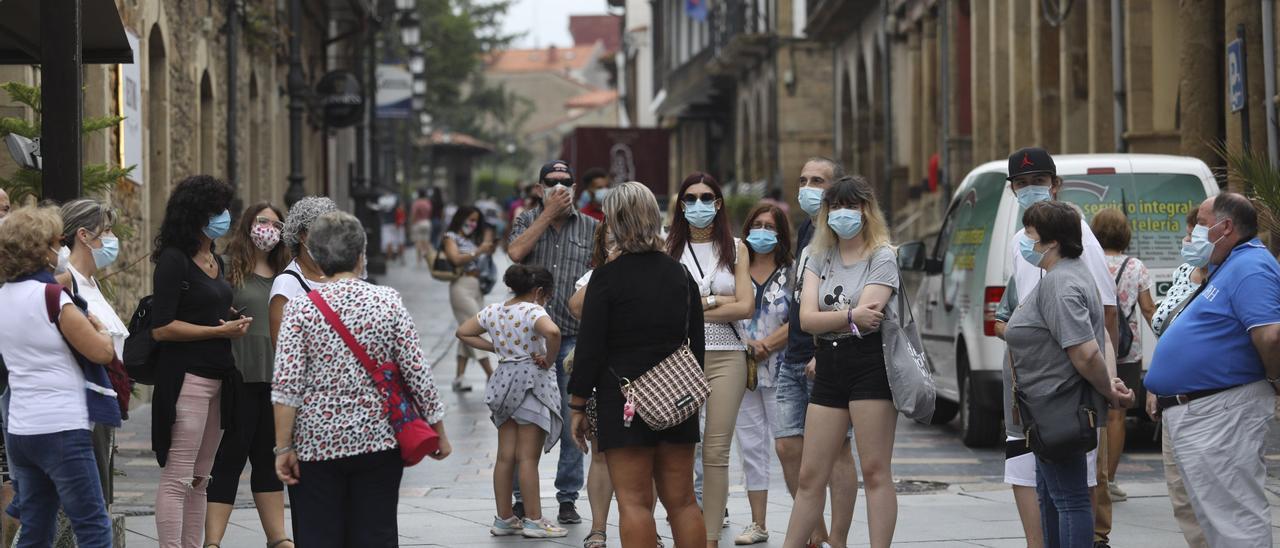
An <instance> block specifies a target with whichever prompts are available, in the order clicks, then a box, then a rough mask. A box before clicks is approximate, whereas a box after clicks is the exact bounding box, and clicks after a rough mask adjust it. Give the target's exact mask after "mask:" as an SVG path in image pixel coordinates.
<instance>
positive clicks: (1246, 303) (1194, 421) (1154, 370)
mask: <svg viewBox="0 0 1280 548" xmlns="http://www.w3.org/2000/svg"><path fill="white" fill-rule="evenodd" d="M1196 224H1197V226H1196V228H1195V230H1194V231H1193V232H1192V233H1191V241H1190V242H1189V243H1186V244H1184V245H1183V250H1182V254H1183V257H1184V258H1185V259H1186V260H1187V262H1188V263H1190V264H1192V265H1193V266H1203V265H1205V264H1208V265H1209V278H1208V280H1206V281H1205V283H1204V285H1203V286H1202V287H1201V289H1200V292H1199V293H1198V294H1196V295H1194V296H1193V297H1192V300H1191V303H1190V304H1188V305H1187V307H1186V309H1184V310H1183V311H1182V314H1180V315H1179V316H1178V317H1177V318H1176V319H1175V320H1174V322H1173V324H1171V325H1170V326H1169V327H1168V328H1167V329H1166V330H1165V334H1164V336H1163V337H1161V339H1160V343H1159V344H1158V345H1157V346H1156V350H1155V356H1154V357H1153V358H1152V360H1151V369H1150V371H1149V372H1148V373H1147V377H1146V379H1145V381H1144V384H1145V385H1146V387H1147V390H1149V391H1151V392H1153V393H1155V394H1156V395H1157V403H1158V408H1159V410H1160V413H1161V415H1162V417H1163V420H1164V421H1165V425H1166V426H1167V428H1168V430H1167V432H1168V436H1169V443H1170V444H1171V446H1172V448H1173V459H1174V461H1175V462H1176V463H1177V465H1178V470H1179V472H1180V473H1181V474H1182V478H1183V482H1184V483H1185V485H1186V487H1187V495H1188V497H1189V498H1190V499H1191V506H1192V508H1194V509H1195V513H1196V518H1197V519H1198V520H1199V521H1200V525H1201V526H1202V527H1203V528H1204V535H1205V539H1206V540H1207V541H1208V542H1209V545H1210V546H1231V547H1259V548H1262V547H1270V546H1271V545H1272V540H1271V536H1272V535H1271V510H1270V508H1269V507H1268V504H1267V497H1266V493H1265V491H1264V490H1263V486H1264V482H1265V481H1266V466H1265V465H1264V464H1263V453H1262V452H1263V442H1264V438H1265V436H1266V434H1267V426H1268V422H1270V420H1271V418H1272V413H1273V412H1274V406H1275V394H1276V392H1275V383H1276V382H1277V381H1280V265H1277V263H1276V259H1275V258H1274V257H1272V256H1271V253H1270V252H1269V251H1267V248H1266V247H1265V246H1263V245H1262V242H1261V241H1259V240H1258V239H1257V233H1258V213H1257V211H1256V210H1255V209H1254V208H1253V205H1252V204H1250V203H1249V200H1248V199H1246V198H1245V197H1244V196H1241V195H1239V194H1234V193H1225V194H1221V195H1218V196H1217V197H1214V198H1210V199H1208V200H1205V202H1204V203H1203V204H1201V206H1200V212H1199V215H1198V218H1197V222H1196Z"/></svg>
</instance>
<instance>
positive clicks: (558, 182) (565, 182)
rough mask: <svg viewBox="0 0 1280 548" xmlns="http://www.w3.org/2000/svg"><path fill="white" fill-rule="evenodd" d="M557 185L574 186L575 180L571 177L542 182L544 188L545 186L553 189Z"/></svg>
mask: <svg viewBox="0 0 1280 548" xmlns="http://www.w3.org/2000/svg"><path fill="white" fill-rule="evenodd" d="M556 185H564V186H573V178H572V177H569V178H566V179H543V180H542V186H545V187H547V188H551V187H554V186H556Z"/></svg>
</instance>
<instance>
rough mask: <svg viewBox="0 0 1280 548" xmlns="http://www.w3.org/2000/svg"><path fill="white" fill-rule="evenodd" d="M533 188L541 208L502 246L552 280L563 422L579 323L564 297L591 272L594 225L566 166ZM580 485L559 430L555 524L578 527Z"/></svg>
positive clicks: (577, 464) (579, 466) (575, 455)
mask: <svg viewBox="0 0 1280 548" xmlns="http://www.w3.org/2000/svg"><path fill="white" fill-rule="evenodd" d="M538 183H539V184H538V185H537V186H536V188H535V189H534V195H535V196H537V197H539V198H541V199H542V205H541V206H538V207H535V208H533V209H530V210H528V211H525V212H524V213H521V214H520V216H519V217H517V218H516V220H515V224H514V225H513V226H512V228H511V237H510V240H509V241H508V243H507V255H509V256H510V257H511V260H512V261H515V262H517V263H523V264H527V265H537V266H541V267H543V268H546V269H547V270H549V271H551V276H552V278H553V279H554V280H555V291H554V293H552V295H551V302H550V303H549V304H548V305H547V312H548V313H549V314H550V315H551V319H552V320H554V321H555V322H556V325H557V326H559V327H560V336H561V338H560V355H559V356H556V378H557V379H558V380H559V382H560V402H561V404H560V405H561V409H560V412H561V416H562V417H568V416H569V394H568V390H567V387H568V383H569V375H567V374H565V371H564V357H565V356H566V355H567V354H568V353H569V351H571V350H573V347H574V345H575V343H577V337H578V319H577V318H574V317H573V314H571V313H569V297H571V296H573V293H574V287H573V284H574V282H576V281H578V278H581V277H582V275H583V274H586V273H587V270H588V269H590V268H591V264H590V263H591V246H592V243H593V241H594V238H593V237H594V235H595V231H596V227H597V226H598V225H599V222H598V221H596V220H595V219H592V218H591V217H588V216H587V215H584V214H582V213H580V212H579V211H578V210H577V208H575V207H574V188H573V187H574V184H573V172H572V171H571V170H570V169H569V164H568V163H566V162H564V161H563V160H553V161H551V162H548V163H547V164H546V165H544V166H542V171H541V172H540V173H539V174H538ZM584 481H585V474H584V471H583V458H582V452H581V451H579V450H578V448H577V446H576V445H574V442H573V433H572V432H570V429H568V428H565V429H563V430H562V431H561V436H560V460H559V463H558V464H557V466H556V501H557V502H559V503H560V513H559V516H558V520H557V521H559V522H560V523H562V524H572V523H581V522H582V518H581V517H580V516H579V515H578V511H577V509H576V508H575V507H574V502H575V501H577V500H578V492H579V491H581V490H582V486H583V483H584ZM517 485H519V484H518V483H517ZM515 496H516V503H517V507H516V508H517V512H516V514H517V515H519V514H522V513H523V512H522V510H523V504H520V502H519V501H520V492H519V490H518V489H517V491H516V495H515ZM522 517H523V516H522Z"/></svg>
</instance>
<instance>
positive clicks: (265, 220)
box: [253, 215, 284, 230]
mask: <svg viewBox="0 0 1280 548" xmlns="http://www.w3.org/2000/svg"><path fill="white" fill-rule="evenodd" d="M253 222H254V224H259V225H271V226H274V227H276V230H284V223H282V222H280V221H275V220H272V219H271V218H270V217H263V216H261V215H259V216H258V217H256V218H254V219H253Z"/></svg>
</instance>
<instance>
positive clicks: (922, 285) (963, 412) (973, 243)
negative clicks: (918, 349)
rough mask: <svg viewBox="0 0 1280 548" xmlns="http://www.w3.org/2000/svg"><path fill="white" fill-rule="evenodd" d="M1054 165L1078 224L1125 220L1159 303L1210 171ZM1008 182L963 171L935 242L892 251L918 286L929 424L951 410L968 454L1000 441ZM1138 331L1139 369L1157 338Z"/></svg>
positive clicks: (996, 166) (1017, 223)
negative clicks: (930, 379)
mask: <svg viewBox="0 0 1280 548" xmlns="http://www.w3.org/2000/svg"><path fill="white" fill-rule="evenodd" d="M1054 162H1055V163H1056V165H1057V168H1058V176H1060V177H1062V180H1063V186H1062V190H1061V191H1060V192H1059V194H1058V198H1059V199H1061V200H1064V201H1068V202H1072V203H1074V204H1076V205H1078V206H1080V208H1081V209H1082V210H1083V211H1084V212H1085V216H1086V219H1085V220H1086V221H1090V220H1092V219H1093V215H1094V214H1095V213H1097V212H1098V211H1100V210H1102V209H1104V208H1123V209H1124V210H1125V211H1126V212H1127V213H1128V216H1129V221H1130V223H1131V226H1132V228H1133V240H1132V243H1131V244H1130V246H1129V250H1128V253H1129V254H1130V255H1133V256H1135V257H1137V258H1139V259H1142V261H1143V262H1144V263H1146V265H1147V268H1148V270H1149V271H1150V274H1151V278H1152V292H1153V293H1152V296H1153V297H1154V298H1155V300H1156V301H1157V302H1158V301H1159V300H1160V299H1162V298H1163V297H1164V295H1165V294H1166V293H1167V292H1168V290H1169V286H1170V285H1171V283H1172V278H1173V271H1174V270H1175V269H1176V268H1177V267H1178V266H1179V265H1180V264H1182V259H1181V255H1180V249H1181V247H1182V243H1181V242H1182V238H1183V236H1184V235H1185V233H1186V227H1185V226H1184V225H1185V221H1186V215H1187V212H1188V211H1189V210H1190V209H1194V208H1198V207H1199V206H1200V203H1201V202H1203V201H1204V200H1205V198H1207V197H1209V196H1213V195H1216V194H1217V193H1218V184H1217V182H1216V181H1215V180H1214V178H1213V173H1212V172H1211V171H1210V170H1209V167H1208V166H1206V165H1205V164H1204V162H1202V161H1200V160H1198V159H1196V158H1189V157H1183V156H1160V155H1147V154H1085V155H1062V156H1055V157H1054ZM1007 175H1008V163H1007V162H1006V161H1005V160H1000V161H997V162H988V163H986V164H983V165H981V166H979V167H978V168H977V169H974V170H973V171H971V172H970V173H969V174H968V175H967V176H966V177H965V178H964V182H963V183H961V184H960V187H959V188H958V189H957V190H956V192H955V195H954V196H953V197H952V200H951V204H950V206H949V207H948V209H947V215H946V218H945V219H944V220H943V225H942V229H941V231H940V232H939V234H938V236H937V239H936V241H935V242H933V245H932V246H931V247H929V246H926V244H925V242H911V243H908V244H905V245H903V246H902V247H901V248H900V249H899V262H900V266H901V268H902V270H903V272H904V274H905V275H904V282H905V283H906V284H908V285H906V287H908V291H910V287H911V286H910V284H911V283H919V289H918V290H917V291H916V292H915V300H914V301H913V303H912V306H913V309H914V310H915V316H916V321H917V324H918V325H919V326H920V335H921V337H922V338H923V340H924V346H925V351H926V353H927V354H928V357H929V362H930V366H931V367H932V368H933V370H934V379H935V381H936V382H937V386H938V400H939V401H938V407H937V411H936V413H935V414H934V423H936V424H943V423H946V422H949V421H950V420H951V419H952V418H954V417H955V416H956V414H957V413H959V415H960V421H961V429H962V430H963V433H964V443H965V445H968V446H970V447H985V446H992V445H995V444H996V443H998V442H1000V441H1002V440H1003V439H1004V437H1003V435H1004V429H1003V425H1002V421H1003V418H1004V416H1003V413H1002V409H1001V406H1002V405H1003V399H1002V390H1003V387H1002V384H1001V380H1000V370H1001V367H1002V364H1003V356H1004V351H1005V345H1004V341H1001V340H1000V339H998V338H996V337H995V335H994V332H993V329H994V325H995V321H994V314H995V310H996V305H997V304H998V303H999V302H1000V297H1001V296H1003V295H1004V289H1005V284H1006V283H1007V282H1008V280H1009V277H1010V276H1011V275H1012V273H1013V265H1012V263H1011V262H1010V261H1011V254H1010V251H1009V246H1010V240H1011V239H1012V238H1013V236H1014V234H1016V233H1017V231H1018V230H1019V229H1020V228H1021V226H1022V219H1021V215H1022V212H1021V209H1020V208H1019V207H1018V202H1017V199H1016V198H1015V197H1014V195H1013V192H1011V191H1009V190H1008V188H1009V183H1008V182H1007V181H1006V180H1005V177H1006V176H1007ZM1138 313H1139V314H1140V313H1141V312H1140V311H1139V312H1138ZM1139 324H1140V325H1141V326H1142V341H1143V346H1142V348H1143V352H1144V353H1145V354H1146V355H1145V357H1144V360H1143V364H1144V368H1145V367H1146V365H1147V364H1150V362H1151V353H1152V350H1153V349H1154V348H1155V335H1154V334H1153V333H1152V332H1151V329H1150V328H1149V327H1148V326H1147V325H1146V322H1145V321H1140V322H1139ZM1140 401H1141V400H1140Z"/></svg>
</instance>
